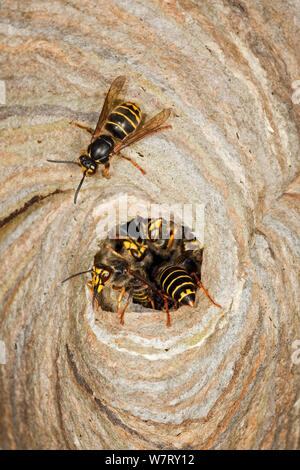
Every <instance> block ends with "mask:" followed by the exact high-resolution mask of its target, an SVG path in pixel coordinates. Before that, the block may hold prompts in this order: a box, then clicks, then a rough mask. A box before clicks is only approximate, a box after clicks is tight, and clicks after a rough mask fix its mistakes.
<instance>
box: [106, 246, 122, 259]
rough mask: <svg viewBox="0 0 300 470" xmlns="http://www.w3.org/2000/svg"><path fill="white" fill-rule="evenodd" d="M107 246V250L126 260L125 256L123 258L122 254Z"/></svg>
mask: <svg viewBox="0 0 300 470" xmlns="http://www.w3.org/2000/svg"><path fill="white" fill-rule="evenodd" d="M107 248H108V249H109V251H111V252H112V253H113V254H114V255H115V256H118V257H119V258H121V259H124V260H125V261H126V258H124V256H122V255H120V253H118V252H117V251H116V250H114V249H113V248H112V247H111V246H108V247H107Z"/></svg>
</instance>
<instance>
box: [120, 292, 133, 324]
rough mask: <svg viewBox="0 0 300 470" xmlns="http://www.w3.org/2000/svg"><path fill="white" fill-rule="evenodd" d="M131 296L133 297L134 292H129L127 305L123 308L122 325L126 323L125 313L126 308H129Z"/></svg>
mask: <svg viewBox="0 0 300 470" xmlns="http://www.w3.org/2000/svg"><path fill="white" fill-rule="evenodd" d="M131 297H132V293H131V292H129V295H128V298H127V302H126V305H125V307H124V308H123V310H122V312H121V314H120V323H121V325H124V315H125V312H126V309H127V307H128V305H129V302H130V300H131Z"/></svg>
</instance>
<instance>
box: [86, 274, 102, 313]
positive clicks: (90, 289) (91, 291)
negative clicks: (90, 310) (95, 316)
mask: <svg viewBox="0 0 300 470" xmlns="http://www.w3.org/2000/svg"><path fill="white" fill-rule="evenodd" d="M86 286H87V288H88V290H89V291H90V293H91V295H92V298H93V297H94V289H93V287H92V281H87V282H86ZM95 307H96V310H98V308H99V303H98V300H97V299H96V298H95Z"/></svg>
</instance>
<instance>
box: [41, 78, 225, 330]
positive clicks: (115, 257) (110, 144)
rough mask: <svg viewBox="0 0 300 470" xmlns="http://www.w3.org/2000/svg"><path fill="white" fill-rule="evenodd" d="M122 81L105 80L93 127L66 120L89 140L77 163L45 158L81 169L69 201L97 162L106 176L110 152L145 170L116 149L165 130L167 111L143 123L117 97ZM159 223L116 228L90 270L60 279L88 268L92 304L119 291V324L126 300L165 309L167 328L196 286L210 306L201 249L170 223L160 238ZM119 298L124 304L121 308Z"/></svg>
mask: <svg viewBox="0 0 300 470" xmlns="http://www.w3.org/2000/svg"><path fill="white" fill-rule="evenodd" d="M124 83H125V77H124V76H119V77H117V78H116V79H115V80H114V81H113V83H112V84H111V86H110V88H109V90H108V93H107V94H106V97H105V100H104V104H103V107H102V110H101V113H100V116H99V119H98V122H97V124H96V127H95V129H92V128H90V127H87V126H84V125H81V124H79V123H73V122H72V123H73V124H75V125H76V126H78V127H79V128H81V129H84V130H86V131H87V132H89V134H91V140H90V144H89V145H88V147H87V149H86V150H83V151H82V155H80V157H79V158H78V161H77V162H74V161H69V160H48V161H50V162H54V163H64V164H71V165H76V166H79V167H80V169H81V170H82V173H83V175H82V178H81V180H80V182H79V184H78V187H77V189H76V191H75V196H74V203H76V201H77V197H78V194H79V191H80V189H81V186H82V184H83V182H84V180H85V178H86V177H87V176H91V175H94V174H95V173H96V171H97V169H98V167H99V165H104V168H103V176H104V177H105V178H107V179H108V178H110V176H109V168H110V159H111V158H112V157H113V156H117V157H121V158H123V159H125V160H127V161H129V162H130V163H132V164H133V165H134V166H135V167H136V168H138V169H139V170H140V171H141V173H142V174H143V175H145V174H146V172H145V170H144V169H143V168H141V167H140V166H139V165H138V164H137V163H136V162H135V161H133V160H132V159H131V158H129V157H128V156H125V155H123V154H122V153H121V150H123V149H124V148H126V147H128V146H129V145H132V144H133V143H134V142H138V141H139V140H141V139H143V138H145V137H147V136H150V135H152V134H155V133H157V132H160V131H162V130H165V129H169V128H171V126H169V125H165V122H166V120H167V119H168V118H169V116H170V114H171V110H170V109H163V110H162V111H160V112H159V113H158V114H156V115H155V116H154V117H153V118H151V119H148V120H147V121H145V122H144V120H143V116H142V113H141V109H140V107H139V105H138V104H136V103H133V102H131V101H123V100H120V99H119V94H120V92H121V90H122V88H123V86H124ZM132 222H133V225H137V224H138V225H139V226H140V229H141V230H140V231H139V235H136V234H132V233H131V232H130V231H129V230H128V229H129V225H130V226H132ZM162 227H163V219H161V218H160V219H141V218H139V219H138V220H136V221H131V222H130V223H128V224H125V226H121V227H120V230H119V234H118V237H116V238H114V239H107V240H106V243H105V244H104V247H102V250H100V251H99V253H97V255H96V256H95V260H94V265H93V267H92V269H91V270H88V271H84V272H82V273H77V274H73V275H72V276H70V277H68V278H67V279H65V281H66V280H69V279H71V278H73V277H75V276H78V275H79V274H84V273H86V272H91V274H92V281H89V282H88V283H87V285H88V288H89V289H90V291H91V294H92V304H93V306H94V305H95V306H96V307H98V303H99V302H101V295H102V297H105V293H107V292H112V291H119V294H118V299H117V311H118V312H119V315H120V321H121V323H123V322H124V313H125V311H126V308H127V306H128V305H129V303H130V301H132V302H133V303H136V304H140V305H142V306H143V307H145V308H152V309H158V310H161V309H165V311H166V313H167V325H168V326H169V325H170V314H169V309H171V308H177V307H178V306H180V305H188V306H191V307H192V306H193V305H194V302H195V294H196V290H197V289H198V288H200V287H201V288H202V289H203V290H204V291H205V293H206V295H207V296H208V297H209V299H210V300H211V302H213V303H214V304H215V302H214V301H213V300H212V299H211V297H210V296H209V294H208V293H207V291H206V290H205V288H204V286H203V285H202V283H201V276H200V274H201V263H202V250H203V247H202V246H201V245H200V244H199V243H198V242H197V240H196V239H195V238H193V237H190V238H189V237H186V235H184V236H178V230H179V229H178V227H177V229H175V225H174V224H173V225H172V228H171V230H170V233H169V235H168V236H167V237H165V236H163V233H162ZM182 229H183V227H181V230H182ZM124 231H125V232H126V233H125V234H124ZM176 235H177V236H176ZM63 282H64V281H63ZM108 287H109V288H110V289H108ZM126 296H127V297H126ZM124 298H125V299H126V304H125V307H123V306H122V302H123V300H124ZM102 303H103V299H102ZM104 303H105V302H104ZM215 305H217V306H218V307H220V306H219V305H218V304H215Z"/></svg>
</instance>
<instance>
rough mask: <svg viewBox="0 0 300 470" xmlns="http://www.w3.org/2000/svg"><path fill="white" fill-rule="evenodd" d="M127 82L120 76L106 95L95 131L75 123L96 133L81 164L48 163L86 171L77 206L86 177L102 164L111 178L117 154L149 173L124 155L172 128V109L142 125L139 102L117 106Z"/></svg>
mask: <svg viewBox="0 0 300 470" xmlns="http://www.w3.org/2000/svg"><path fill="white" fill-rule="evenodd" d="M124 83H125V77H123V76H120V77H117V78H116V79H115V80H114V81H113V83H112V84H111V87H110V89H109V91H108V93H107V95H106V98H105V101H104V105H103V108H102V111H101V114H100V117H99V119H98V122H97V125H96V128H95V130H93V129H91V128H89V127H87V126H82V125H81V124H78V123H73V124H75V125H76V126H77V127H80V128H81V129H85V130H86V131H88V132H89V133H90V134H92V138H91V142H90V144H89V146H88V148H87V150H86V151H84V153H83V154H82V155H81V156H80V157H79V159H78V162H70V161H65V160H48V161H49V162H54V163H67V164H75V165H79V166H80V167H81V169H82V172H83V176H82V179H81V181H80V183H79V185H78V187H77V189H76V192H75V196H74V203H75V204H76V200H77V196H78V193H79V191H80V188H81V186H82V183H83V181H84V179H85V177H86V176H91V175H93V174H95V173H96V171H97V168H98V165H99V164H102V165H104V170H103V176H105V177H106V178H109V174H108V170H109V166H110V163H109V160H110V157H112V156H113V155H118V156H119V157H121V158H124V159H125V160H128V161H130V162H131V163H132V164H133V165H134V166H135V167H136V168H138V169H139V170H140V171H141V172H142V173H143V174H145V173H146V172H145V170H143V168H141V167H140V166H139V165H138V164H137V163H136V162H134V161H133V160H132V159H131V158H129V157H126V156H125V155H122V154H121V153H120V152H121V150H123V149H124V148H125V147H128V146H129V145H131V144H133V143H134V142H137V141H138V140H141V139H143V138H144V137H146V136H147V135H151V134H155V133H156V132H159V131H162V130H163V129H168V128H170V127H171V126H162V124H163V123H164V122H165V121H166V120H167V119H168V117H169V116H170V112H171V110H170V109H164V110H163V111H161V112H160V113H158V114H156V115H155V116H154V117H153V118H152V119H150V120H148V121H146V123H145V124H144V125H143V126H142V127H139V126H140V123H141V120H142V113H141V110H140V107H139V105H138V104H136V103H132V102H129V101H128V102H123V103H121V104H118V105H117V104H116V101H117V99H118V96H119V93H120V91H121V90H122V88H123V85H124Z"/></svg>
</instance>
